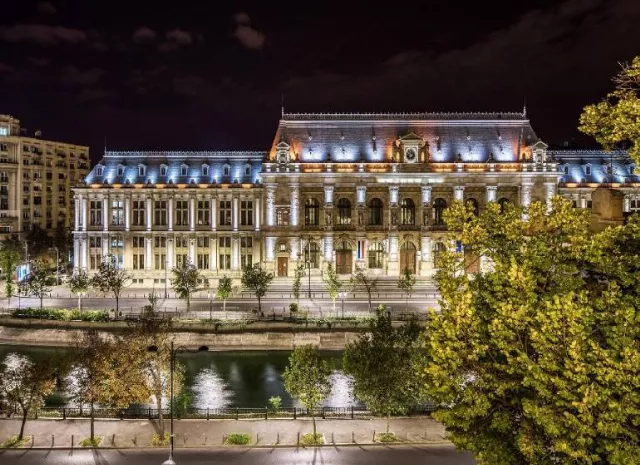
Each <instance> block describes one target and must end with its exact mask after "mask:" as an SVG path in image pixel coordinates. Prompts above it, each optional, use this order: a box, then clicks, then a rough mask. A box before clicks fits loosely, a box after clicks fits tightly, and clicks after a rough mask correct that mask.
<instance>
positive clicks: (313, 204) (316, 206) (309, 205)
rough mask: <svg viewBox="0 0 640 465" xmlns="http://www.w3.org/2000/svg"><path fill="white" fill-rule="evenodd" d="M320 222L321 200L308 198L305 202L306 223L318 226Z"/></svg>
mask: <svg viewBox="0 0 640 465" xmlns="http://www.w3.org/2000/svg"><path fill="white" fill-rule="evenodd" d="M319 223H320V202H318V199H307V200H306V201H305V202H304V224H305V225H307V226H318V224H319Z"/></svg>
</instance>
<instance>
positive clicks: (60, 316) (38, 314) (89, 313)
mask: <svg viewBox="0 0 640 465" xmlns="http://www.w3.org/2000/svg"><path fill="white" fill-rule="evenodd" d="M11 316H13V317H14V318H39V319H42V320H56V321H72V320H80V321H109V313H108V312H106V311H104V310H86V311H83V312H80V310H77V309H75V310H57V309H47V308H43V309H39V308H21V309H17V310H14V311H13V313H12V314H11Z"/></svg>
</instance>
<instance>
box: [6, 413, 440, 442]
mask: <svg viewBox="0 0 640 465" xmlns="http://www.w3.org/2000/svg"><path fill="white" fill-rule="evenodd" d="M316 422H317V428H318V432H319V433H322V434H324V437H325V442H326V443H327V444H354V443H355V444H372V443H373V436H374V434H375V433H379V432H384V431H386V420H384V419H373V420H334V419H332V420H322V419H319V420H316ZM89 428H90V426H89V420H84V419H83V420H32V421H28V422H27V424H26V426H25V437H29V436H31V435H33V439H34V444H33V446H34V447H39V448H51V447H52V446H53V447H56V448H58V447H61V448H70V447H79V442H80V441H81V440H82V439H84V438H86V437H88V436H89ZM174 429H175V447H181V448H182V447H203V446H205V447H214V446H220V445H222V443H223V438H224V437H226V436H227V435H229V434H231V433H247V434H249V436H250V437H251V441H250V444H249V445H252V446H256V445H257V446H275V445H280V446H296V445H297V441H298V434H300V436H302V435H303V434H306V433H310V432H312V431H313V425H312V423H311V420H310V419H305V420H210V421H206V420H175V425H174ZM390 430H391V431H392V432H394V433H395V434H396V435H397V436H398V438H399V440H400V441H402V442H413V443H417V442H419V443H425V442H443V441H445V439H444V438H445V431H444V427H443V426H442V425H441V424H440V423H438V422H436V421H435V420H432V419H430V418H425V417H420V418H397V419H393V418H392V419H391V429H390ZM19 431H20V421H19V420H13V419H12V420H0V443H2V442H4V441H6V440H7V439H8V438H9V437H11V436H15V435H17V433H18V432H19ZM95 431H96V436H100V437H102V438H103V441H102V446H101V447H117V448H136V447H140V448H142V447H150V446H151V440H152V438H153V435H154V434H155V433H156V431H157V430H156V425H155V422H152V421H149V420H96V422H95ZM165 431H166V432H167V433H168V432H169V421H168V420H167V421H166V429H165ZM72 438H73V443H72Z"/></svg>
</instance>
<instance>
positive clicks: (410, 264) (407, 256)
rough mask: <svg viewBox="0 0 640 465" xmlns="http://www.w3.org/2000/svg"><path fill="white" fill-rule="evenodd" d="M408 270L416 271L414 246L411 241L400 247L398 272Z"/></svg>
mask: <svg viewBox="0 0 640 465" xmlns="http://www.w3.org/2000/svg"><path fill="white" fill-rule="evenodd" d="M404 270H409V271H410V272H411V273H413V274H415V272H416V246H415V245H413V242H405V243H404V244H402V248H401V249H400V273H404Z"/></svg>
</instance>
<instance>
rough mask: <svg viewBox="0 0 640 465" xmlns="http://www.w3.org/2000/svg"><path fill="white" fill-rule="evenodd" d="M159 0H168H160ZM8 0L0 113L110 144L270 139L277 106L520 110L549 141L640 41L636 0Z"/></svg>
mask: <svg viewBox="0 0 640 465" xmlns="http://www.w3.org/2000/svg"><path fill="white" fill-rule="evenodd" d="M165 3H166V6H164V4H165ZM377 3H379V4H381V5H385V8H382V7H379V6H373V5H372V4H373V2H362V3H360V2H347V1H342V2H335V3H333V2H328V1H325V2H310V1H299V2H296V3H288V2H265V1H260V2H258V1H256V2H237V3H236V2H221V1H206V0H200V1H191V0H179V1H172V2H163V1H162V0H159V1H158V0H156V1H146V0H128V1H120V0H109V1H103V0H91V1H87V0H66V1H62V0H61V1H47V2H45V1H28V0H20V1H14V2H8V1H5V2H3V6H2V14H1V16H0V83H1V85H0V113H9V114H13V115H14V116H16V117H18V118H20V119H21V120H22V124H23V126H24V127H27V128H28V131H29V133H30V134H32V133H33V131H34V130H36V129H42V131H43V136H44V137H45V138H51V139H58V140H64V141H69V142H75V143H81V144H87V145H90V147H91V150H92V159H93V160H94V161H96V160H98V159H99V158H100V156H101V152H102V149H103V146H104V140H105V136H106V141H107V146H108V147H109V148H111V149H116V148H117V149H142V148H148V149H259V150H266V149H268V148H269V146H270V143H271V140H272V138H273V135H274V133H275V130H276V126H277V121H278V118H279V116H280V111H281V98H282V95H284V105H285V109H286V111H288V112H298V111H299V112H304V111H318V112H321V111H324V112H335V111H519V110H521V109H522V106H523V101H524V99H525V98H526V105H527V110H528V114H529V117H530V118H531V120H532V125H533V127H534V129H535V130H536V132H537V133H538V136H540V137H541V138H542V139H543V140H545V141H547V142H549V143H553V144H561V143H563V142H564V141H565V140H570V141H571V140H573V141H574V142H573V143H575V144H577V145H579V146H589V145H591V146H595V144H594V143H593V142H591V141H590V140H589V139H587V138H583V137H581V136H579V134H578V132H577V130H576V126H577V122H578V117H579V114H580V110H581V108H582V107H583V106H584V105H585V104H587V103H590V102H594V101H597V100H599V99H600V98H602V97H603V96H604V95H605V94H606V92H607V91H609V90H610V88H611V85H612V84H611V80H610V78H611V76H612V75H614V74H615V73H616V72H617V69H618V64H617V63H618V62H619V61H629V60H630V59H631V58H633V56H634V55H636V54H640V31H639V29H640V1H638V0H610V1H606V0H565V1H537V2H524V1H521V2H517V1H513V0H511V1H508V2H492V1H473V2H465V1H462V0H454V1H447V0H445V1H423V2H419V3H418V2H416V3H415V4H414V3H411V2H393V1H390V2H377Z"/></svg>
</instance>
